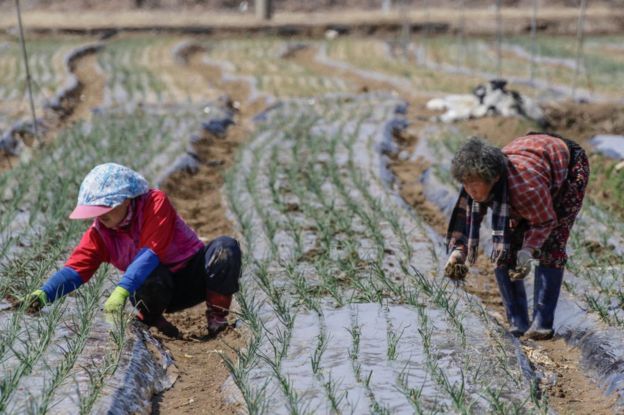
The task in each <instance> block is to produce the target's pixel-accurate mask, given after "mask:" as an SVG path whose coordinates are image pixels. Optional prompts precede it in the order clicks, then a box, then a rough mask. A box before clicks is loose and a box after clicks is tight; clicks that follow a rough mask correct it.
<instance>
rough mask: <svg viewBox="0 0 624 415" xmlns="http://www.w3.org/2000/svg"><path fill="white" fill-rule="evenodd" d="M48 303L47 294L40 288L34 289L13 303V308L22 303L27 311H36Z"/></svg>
mask: <svg viewBox="0 0 624 415" xmlns="http://www.w3.org/2000/svg"><path fill="white" fill-rule="evenodd" d="M47 303H48V296H47V295H46V293H45V292H44V291H42V290H35V291H33V292H32V293H30V294H28V295H26V296H24V297H23V298H20V299H19V300H18V302H17V303H16V304H15V305H14V307H15V308H19V307H21V306H22V305H24V307H25V308H26V312H28V313H31V314H32V313H38V312H39V311H40V310H41V309H42V308H43V307H45V305H46V304H47Z"/></svg>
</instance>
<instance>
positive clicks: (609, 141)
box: [589, 134, 624, 160]
mask: <svg viewBox="0 0 624 415" xmlns="http://www.w3.org/2000/svg"><path fill="white" fill-rule="evenodd" d="M589 143H590V144H591V146H592V147H593V148H594V149H596V151H598V152H600V153H602V154H604V155H605V156H607V157H611V158H614V159H617V160H621V159H624V136H622V135H613V134H599V135H595V136H593V137H592V139H591V140H589Z"/></svg>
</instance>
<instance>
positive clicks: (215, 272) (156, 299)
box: [132, 236, 242, 325]
mask: <svg viewBox="0 0 624 415" xmlns="http://www.w3.org/2000/svg"><path fill="white" fill-rule="evenodd" d="M241 262H242V253H241V249H240V246H239V245H238V242H237V241H236V239H233V238H230V237H228V236H220V237H218V238H216V239H214V240H213V241H211V242H210V243H208V244H207V245H206V246H205V247H204V248H203V249H201V250H200V251H199V252H197V254H195V255H194V256H193V257H192V258H191V259H190V260H189V262H188V263H187V264H186V266H185V267H184V268H182V269H181V270H179V271H176V272H171V271H170V270H169V269H168V268H167V267H165V266H163V265H162V264H161V265H159V266H158V267H156V269H155V270H154V271H152V273H151V274H150V275H149V276H148V277H147V279H146V280H145V282H144V283H143V285H142V286H141V287H140V288H139V289H138V290H137V291H136V292H135V294H134V296H133V298H132V303H133V304H134V305H135V306H136V307H137V308H138V310H139V311H140V312H141V313H142V314H143V322H144V323H146V324H148V325H151V324H153V323H154V322H155V321H156V320H157V319H158V318H159V317H160V316H161V315H162V313H163V312H165V311H168V312H171V311H178V310H183V309H185V308H189V307H192V306H194V305H197V304H199V303H201V302H202V301H204V300H205V299H206V292H207V291H214V292H217V293H219V294H234V293H235V292H237V291H238V287H239V286H238V280H239V279H240V275H241Z"/></svg>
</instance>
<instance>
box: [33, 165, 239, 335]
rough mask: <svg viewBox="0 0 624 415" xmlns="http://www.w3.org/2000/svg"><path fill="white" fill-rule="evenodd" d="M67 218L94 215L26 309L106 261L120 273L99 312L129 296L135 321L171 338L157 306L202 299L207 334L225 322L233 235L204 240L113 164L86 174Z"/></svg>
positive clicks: (235, 268) (234, 274) (235, 262)
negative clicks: (75, 203)
mask: <svg viewBox="0 0 624 415" xmlns="http://www.w3.org/2000/svg"><path fill="white" fill-rule="evenodd" d="M70 218H71V219H91V218H94V220H93V224H92V225H91V226H90V227H89V229H87V231H86V232H85V234H84V235H83V237H82V240H81V241H80V243H79V244H78V246H77V247H76V248H75V249H74V251H73V253H72V254H71V256H70V257H69V259H68V260H67V262H66V263H65V266H64V267H63V268H62V269H61V270H59V271H58V272H57V273H55V274H54V275H52V276H51V277H50V278H49V279H48V281H47V282H46V283H45V284H44V285H43V286H42V287H41V289H39V290H36V291H35V292H33V293H32V294H30V296H29V302H30V303H31V307H32V308H35V309H39V308H41V307H43V306H44V305H46V304H49V303H51V302H53V301H55V300H56V299H57V298H59V297H61V296H63V295H65V294H68V293H70V292H71V291H73V290H75V289H76V288H78V287H80V286H81V285H82V284H84V283H86V282H87V281H89V279H90V278H91V277H92V276H93V274H94V273H95V272H96V271H97V269H98V267H99V266H100V264H102V263H104V262H107V263H110V264H112V265H114V266H115V267H116V268H118V269H119V270H121V271H123V272H124V274H123V276H122V278H121V280H120V281H119V283H118V284H117V285H116V287H115V288H114V290H113V291H112V293H111V294H110V296H109V298H108V300H107V301H106V303H105V304H104V311H106V312H116V311H118V310H120V309H121V308H123V306H124V304H125V302H126V300H127V299H128V298H130V300H131V302H132V303H133V304H134V305H135V306H136V308H137V309H138V318H139V319H140V320H142V321H143V322H144V323H145V324H147V325H149V326H156V327H157V328H158V329H159V330H161V331H162V332H164V333H165V334H167V335H170V336H174V337H177V336H178V335H179V332H178V330H177V328H175V326H173V325H172V324H171V323H169V322H168V321H167V320H165V318H164V317H163V312H164V311H168V312H171V311H177V310H181V309H185V308H188V307H191V306H194V305H196V304H199V303H200V302H202V301H206V306H207V311H206V317H207V320H208V332H209V335H211V336H214V335H216V334H217V333H219V332H220V331H222V330H223V329H225V328H226V327H227V319H226V317H227V314H228V310H229V308H230V303H231V300H232V294H234V293H235V292H237V291H238V288H239V285H238V284H239V282H238V281H239V278H240V273H241V256H242V255H241V250H240V247H239V244H238V242H237V241H236V240H235V239H232V238H230V237H227V236H222V237H219V238H217V239H215V240H213V241H211V242H209V243H208V244H206V245H204V243H202V242H201V241H200V240H199V239H198V237H197V235H196V234H195V232H194V231H193V230H192V229H190V228H189V227H188V225H187V224H186V223H185V222H184V221H183V220H182V219H181V218H180V216H179V215H178V214H177V212H176V210H175V209H174V207H173V206H172V205H171V203H170V202H169V200H168V199H167V196H166V195H165V194H164V193H163V192H162V191H160V190H157V189H150V188H149V186H148V184H147V181H146V180H145V179H144V178H143V177H142V176H141V175H140V174H138V173H137V172H135V171H133V170H131V169H129V168H127V167H124V166H120V165H118V164H115V163H106V164H101V165H99V166H96V167H95V168H94V169H93V170H91V172H89V174H88V175H87V176H86V177H85V179H84V180H83V182H82V184H81V186H80V192H79V195H78V204H77V206H76V208H75V209H74V211H73V212H72V213H71V215H70Z"/></svg>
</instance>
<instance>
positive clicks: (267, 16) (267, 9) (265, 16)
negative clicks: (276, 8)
mask: <svg viewBox="0 0 624 415" xmlns="http://www.w3.org/2000/svg"><path fill="white" fill-rule="evenodd" d="M272 13H273V9H272V7H271V0H256V17H257V18H258V19H259V20H271V14H272Z"/></svg>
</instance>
